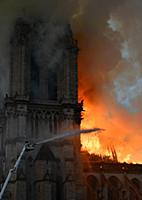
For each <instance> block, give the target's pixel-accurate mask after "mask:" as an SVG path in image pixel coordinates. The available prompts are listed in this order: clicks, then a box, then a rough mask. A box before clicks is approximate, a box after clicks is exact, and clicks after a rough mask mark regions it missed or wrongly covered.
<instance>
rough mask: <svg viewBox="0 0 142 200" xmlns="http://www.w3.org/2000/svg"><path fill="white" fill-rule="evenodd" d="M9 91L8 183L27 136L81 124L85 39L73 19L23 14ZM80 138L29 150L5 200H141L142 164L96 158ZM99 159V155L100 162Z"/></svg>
mask: <svg viewBox="0 0 142 200" xmlns="http://www.w3.org/2000/svg"><path fill="white" fill-rule="evenodd" d="M9 42H10V46H11V53H10V65H9V66H10V76H9V93H8V94H6V95H5V100H4V104H3V107H2V109H1V112H0V183H1V187H2V185H3V182H4V180H5V178H6V176H7V173H8V170H9V169H10V168H11V166H13V165H14V163H15V161H16V159H17V156H18V155H19V153H20V151H21V149H22V147H23V145H24V144H25V141H29V140H30V141H33V140H36V141H40V140H44V139H46V138H51V137H54V136H56V135H57V134H61V133H62V132H63V131H66V130H73V129H78V128H79V127H80V123H81V111H82V110H83V108H82V103H78V70H77V57H78V51H79V49H78V47H77V42H76V41H75V40H74V38H73V34H72V31H71V28H70V26H69V25H68V24H65V23H56V22H55V23H50V22H45V21H42V20H40V19H35V20H29V19H26V18H18V19H17V20H16V21H15V24H14V27H13V34H12V36H11V38H10V41H9ZM80 146H81V145H80V137H79V136H77V137H72V138H65V139H63V140H60V141H54V142H50V143H48V144H44V145H41V146H39V147H38V148H37V149H36V150H34V151H33V152H27V153H26V155H24V157H23V159H22V162H21V164H20V166H19V169H18V171H17V173H16V174H14V175H13V176H12V178H11V180H10V182H9V184H8V187H7V189H6V192H5V195H4V198H3V200H141V199H142V166H141V165H137V164H135V165H134V164H127V163H118V162H117V161H110V160H104V159H101V160H100V159H99V157H98V158H97V157H93V156H92V157H91V156H89V155H88V153H87V152H81V151H80ZM96 158H97V159H96Z"/></svg>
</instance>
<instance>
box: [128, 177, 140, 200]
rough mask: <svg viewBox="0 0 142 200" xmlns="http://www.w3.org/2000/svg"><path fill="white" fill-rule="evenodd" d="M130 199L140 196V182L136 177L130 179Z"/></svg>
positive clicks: (136, 198)
mask: <svg viewBox="0 0 142 200" xmlns="http://www.w3.org/2000/svg"><path fill="white" fill-rule="evenodd" d="M131 183H132V185H131V187H130V200H139V199H140V198H141V191H140V189H141V182H140V181H139V180H138V179H137V178H133V179H131Z"/></svg>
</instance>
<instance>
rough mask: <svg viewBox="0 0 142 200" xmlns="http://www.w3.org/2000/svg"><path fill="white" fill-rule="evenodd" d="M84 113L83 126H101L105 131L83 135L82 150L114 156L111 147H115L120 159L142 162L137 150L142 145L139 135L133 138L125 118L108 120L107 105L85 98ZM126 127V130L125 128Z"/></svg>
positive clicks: (129, 161) (122, 160)
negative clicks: (106, 114) (96, 103)
mask: <svg viewBox="0 0 142 200" xmlns="http://www.w3.org/2000/svg"><path fill="white" fill-rule="evenodd" d="M84 110H85V112H84V114H83V118H84V119H83V120H82V124H81V126H82V128H93V127H100V128H104V129H105V130H104V131H101V132H98V133H91V134H88V135H81V144H82V150H86V151H88V152H89V153H90V154H92V153H94V154H99V155H107V156H112V152H111V148H112V147H113V148H115V150H116V153H117V157H118V160H119V161H120V162H128V163H131V162H132V163H142V160H141V155H139V154H140V153H139V152H137V151H138V149H139V148H140V146H141V141H140V138H138V136H136V137H134V138H131V137H132V135H131V134H130V135H129V133H128V132H129V130H130V129H129V130H127V128H128V124H126V121H123V119H122V120H121V119H119V117H120V115H119V113H118V118H117V117H116V118H114V119H112V120H108V119H107V116H105V112H106V110H105V107H104V106H103V105H96V106H95V105H94V104H91V103H90V102H89V100H88V99H87V98H84ZM125 128H126V130H125Z"/></svg>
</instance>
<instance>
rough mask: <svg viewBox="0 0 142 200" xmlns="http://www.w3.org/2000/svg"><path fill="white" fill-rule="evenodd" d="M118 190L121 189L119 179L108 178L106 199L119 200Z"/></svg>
mask: <svg viewBox="0 0 142 200" xmlns="http://www.w3.org/2000/svg"><path fill="white" fill-rule="evenodd" d="M120 189H121V182H120V181H119V179H118V178H117V177H115V176H111V177H110V178H109V185H108V199H109V200H119V199H120Z"/></svg>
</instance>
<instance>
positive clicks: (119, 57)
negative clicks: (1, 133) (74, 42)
mask: <svg viewBox="0 0 142 200" xmlns="http://www.w3.org/2000/svg"><path fill="white" fill-rule="evenodd" d="M141 10H142V2H141V0H135V1H134V0H119V1H118V0H60V1H57V0H50V1H45V0H30V1H28V0H26V1H20V0H5V1H4V0H3V1H1V2H0V13H1V17H0V24H1V29H0V88H1V89H0V90H1V91H0V92H1V95H0V96H4V95H5V93H6V92H7V91H8V84H7V83H8V81H5V80H8V76H9V49H10V48H9V47H10V46H9V40H10V36H11V33H12V30H13V28H12V27H13V23H14V21H15V20H16V18H17V17H21V16H25V17H27V18H28V19H32V18H35V16H36V17H37V18H39V16H40V18H43V19H44V20H46V21H50V22H56V21H60V20H61V21H64V22H70V23H71V24H72V27H73V30H74V33H75V36H76V37H77V39H78V41H79V47H80V57H79V79H80V81H79V87H80V89H79V91H80V98H84V97H85V99H86V100H87V102H89V103H90V104H91V105H92V107H91V108H93V109H94V112H93V113H94V117H95V120H96V121H97V124H96V125H97V126H99V127H104V124H105V125H106V124H109V125H106V126H107V127H104V128H108V130H109V134H108V136H109V137H108V138H109V140H111V141H112V142H114V144H115V145H116V146H117V145H118V146H119V144H120V143H121V144H122V145H123V146H124V144H125V145H126V144H127V145H128V146H129V148H128V149H129V153H131V154H133V156H132V159H134V157H135V159H136V160H138V159H139V160H140V159H141V160H142V158H141V153H142V152H141V150H139V149H140V148H141V146H142V143H141V141H142V138H141V137H142V136H141V129H142V127H141V121H142V115H141V111H142V109H141V108H142V107H141V100H142V95H141V94H142V89H141V88H142V87H141V85H142V67H141V64H142V59H141V58H142V56H141V52H142V51H141V40H142V25H141V21H142V14H141V13H142V12H141ZM60 28H61V27H60ZM60 28H59V30H58V28H57V29H56V31H57V32H58V31H59V32H58V33H59V35H60V34H61V35H62V34H63V32H62V28H61V29H60ZM42 30H43V29H42ZM45 41H46V38H45ZM52 44H54V39H53V43H51V46H52ZM38 53H39V55H40V54H41V53H42V51H39V52H38ZM60 53H61V52H57V53H56V56H57V57H56V58H58V57H61V55H60ZM50 54H51V52H50V51H49V55H50ZM37 59H38V57H37ZM53 62H56V59H55V60H53ZM86 83H87V84H86ZM98 110H101V112H98ZM118 135H119V137H118ZM116 140H117V142H116ZM103 142H104V141H103ZM104 143H105V142H104ZM136 144H137V145H136ZM131 146H133V148H131ZM136 146H137V149H136Z"/></svg>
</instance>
